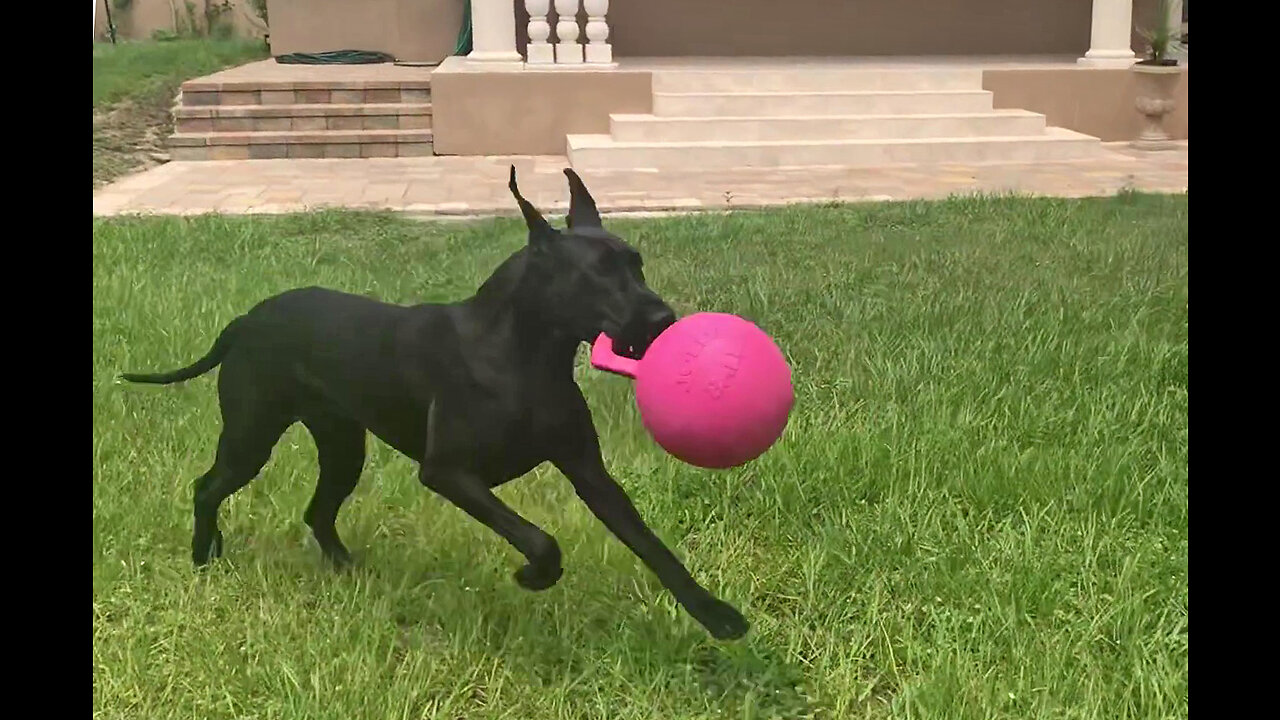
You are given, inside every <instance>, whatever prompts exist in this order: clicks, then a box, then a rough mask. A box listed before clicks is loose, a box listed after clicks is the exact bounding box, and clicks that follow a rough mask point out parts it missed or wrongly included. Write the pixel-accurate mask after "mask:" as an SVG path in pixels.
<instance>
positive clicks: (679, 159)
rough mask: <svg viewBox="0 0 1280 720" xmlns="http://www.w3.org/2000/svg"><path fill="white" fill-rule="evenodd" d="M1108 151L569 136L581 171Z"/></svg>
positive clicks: (1061, 139)
mask: <svg viewBox="0 0 1280 720" xmlns="http://www.w3.org/2000/svg"><path fill="white" fill-rule="evenodd" d="M1100 150H1101V142H1100V141H1099V140H1098V139H1097V138H1094V137H1090V136H1088V135H1082V134H1080V133H1077V132H1072V131H1070V130H1066V129H1063V128H1053V127H1051V128H1047V129H1046V130H1045V132H1044V133H1043V134H1039V135H1026V136H1006V137H1000V136H997V137H967V138H907V139H873V140H867V139H862V140H804V141H797V140H786V141H772V142H770V141H759V140H756V141H738V142H733V141H703V142H618V141H616V140H614V139H613V138H612V137H610V136H608V135H570V136H568V155H569V162H570V163H571V164H572V165H573V167H575V168H577V169H579V170H636V169H646V170H650V169H653V170H685V169H702V170H706V169H732V168H742V167H816V166H840V167H876V166H884V165H898V164H917V163H948V162H957V163H992V162H1003V163H1033V162H1052V161H1060V160H1075V159H1080V158H1086V157H1090V156H1092V155H1093V154H1094V153H1097V152H1099V151H1100Z"/></svg>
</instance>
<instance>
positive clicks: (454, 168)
mask: <svg viewBox="0 0 1280 720" xmlns="http://www.w3.org/2000/svg"><path fill="white" fill-rule="evenodd" d="M1104 148H1105V151H1104V152H1102V153H1100V155H1099V156H1098V157H1097V158H1092V159H1089V160H1078V161H1072V162H1060V163H1039V164H1034V165H1009V164H972V165H960V164H947V165H904V166H895V167H878V168H835V167H831V168H768V169H766V168H758V169H749V170H733V171H714V172H712V171H706V172H662V173H656V172H634V171H627V172H621V171H610V172H584V173H582V176H583V179H584V180H585V181H586V183H587V186H588V187H590V188H591V192H592V194H593V195H594V196H595V198H596V201H597V204H598V205H599V207H600V210H601V211H602V212H635V211H672V210H677V211H678V210H715V209H726V208H748V207H766V206H774V205H785V204H788V203H796V202H827V201H865V200H907V199H914V198H942V197H946V196H948V195H952V194H967V193H977V192H990V193H1000V192H1016V193H1020V194H1030V195H1045V196H1060V197H1085V196H1096V195H1110V194H1114V193H1116V192H1117V191H1120V190H1122V189H1125V188H1129V189H1133V190H1143V191H1151V192H1184V191H1185V190H1186V189H1187V143H1186V142H1182V143H1179V144H1178V146H1177V147H1176V148H1175V149H1173V150H1167V151H1161V152H1139V151H1136V150H1132V149H1131V148H1129V147H1128V145H1127V144H1125V143H1107V144H1104ZM513 163H514V164H515V166H516V169H517V171H518V172H519V178H520V188H521V190H522V192H523V193H524V194H525V196H526V197H528V198H529V199H530V201H532V202H534V203H535V204H537V205H538V206H539V207H540V208H543V209H544V210H548V211H564V210H565V209H567V206H568V190H567V189H566V187H565V180H564V176H563V175H562V174H561V171H562V169H563V168H565V167H568V166H569V163H568V160H567V159H566V158H564V157H562V156H537V157H530V156H521V157H440V156H437V157H422V158H387V159H364V160H337V159H325V160H226V161H206V162H171V163H168V164H165V165H161V166H159V167H156V168H152V169H151V170H147V171H145V172H142V173H139V174H137V175H133V176H130V177H126V178H123V179H121V180H119V181H117V182H115V183H112V184H110V185H107V186H105V187H103V188H100V189H98V190H96V191H94V194H93V214H94V216H95V217H100V216H110V215H121V214H165V215H193V214H202V213H209V212H219V213H232V214H257V213H285V212H299V211H305V210H312V209H318V208H356V209H378V210H392V211H401V212H407V213H413V214H419V215H442V216H449V215H508V214H513V213H515V203H514V202H513V201H512V199H511V195H510V193H509V192H508V190H507V167H508V165H510V164H513Z"/></svg>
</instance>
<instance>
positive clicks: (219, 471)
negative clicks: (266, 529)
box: [191, 365, 294, 565]
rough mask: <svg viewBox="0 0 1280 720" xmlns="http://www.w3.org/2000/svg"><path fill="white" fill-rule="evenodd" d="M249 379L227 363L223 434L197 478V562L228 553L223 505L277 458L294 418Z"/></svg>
mask: <svg viewBox="0 0 1280 720" xmlns="http://www.w3.org/2000/svg"><path fill="white" fill-rule="evenodd" d="M244 380H245V378H244V376H243V375H242V373H240V372H237V371H236V369H235V368H234V367H227V366H225V365H224V367H223V371H222V374H221V375H220V376H219V377H218V402H219V404H220V405H221V406H222V434H221V435H220V436H219V437H218V454H217V457H216V458H215V459H214V461H213V467H211V468H210V469H209V472H207V473H205V474H204V475H202V476H201V477H200V479H199V480H197V481H196V491H195V503H194V505H195V527H194V529H193V530H192V533H191V559H192V561H193V562H195V564H196V565H204V564H206V563H208V562H209V561H210V560H212V559H214V558H217V557H221V556H222V532H221V531H220V530H219V529H218V507H219V506H220V505H222V501H223V500H226V499H227V498H228V497H231V495H232V494H233V493H235V492H236V491H237V490H239V489H240V488H242V487H244V486H245V485H248V484H249V482H250V481H251V480H253V479H254V478H255V477H257V475H258V473H259V472H260V471H261V470H262V467H263V466H264V465H266V464H267V461H268V460H270V459H271V449H272V448H274V447H275V444H276V442H277V441H278V440H279V439H280V436H281V435H283V434H284V431H285V430H287V429H288V427H289V426H290V425H292V424H293V422H294V418H293V417H292V415H291V414H289V413H288V412H287V411H286V410H285V409H284V407H283V404H282V403H281V402H280V398H279V396H278V395H276V394H272V393H270V392H269V391H266V392H264V391H262V388H261V387H254V386H253V385H252V384H250V383H247V382H244Z"/></svg>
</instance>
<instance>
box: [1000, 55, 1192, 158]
mask: <svg viewBox="0 0 1280 720" xmlns="http://www.w3.org/2000/svg"><path fill="white" fill-rule="evenodd" d="M1188 70H1189V68H1183V70H1182V80H1181V81H1180V82H1179V83H1178V87H1177V90H1175V91H1174V98H1175V108H1174V111H1173V112H1172V113H1170V114H1169V115H1168V116H1167V117H1166V118H1165V120H1164V127H1165V130H1166V131H1167V132H1168V133H1169V135H1171V136H1172V137H1173V138H1174V139H1176V140H1186V139H1187V71H1188ZM982 86H983V88H985V89H987V90H990V91H991V92H992V93H993V94H994V96H995V106H996V107H997V108H1021V109H1023V110H1030V111H1032V112H1038V113H1043V114H1044V115H1045V118H1046V121H1047V122H1048V124H1049V125H1052V126H1056V127H1064V128H1067V129H1069V130H1075V131H1076V132H1082V133H1084V134H1086V135H1092V136H1094V137H1097V138H1101V139H1102V140H1105V141H1123V140H1132V139H1134V138H1136V137H1137V136H1138V133H1139V131H1141V129H1142V116H1141V115H1140V114H1138V111H1137V110H1136V109H1135V108H1134V104H1133V103H1134V99H1135V97H1136V91H1137V88H1136V85H1135V83H1134V78H1133V73H1132V72H1131V71H1130V70H1128V69H1125V68H1119V69H1109V68H1052V69H1025V70H1021V69H1020V70H1014V69H1009V70H1005V69H999V70H985V71H984V72H983V73H982Z"/></svg>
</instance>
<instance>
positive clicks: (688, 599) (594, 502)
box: [555, 442, 750, 640]
mask: <svg viewBox="0 0 1280 720" xmlns="http://www.w3.org/2000/svg"><path fill="white" fill-rule="evenodd" d="M577 455H578V456H577V457H572V458H568V459H565V460H559V461H556V462H555V465H556V467H557V468H559V470H560V472H562V473H564V476H565V477H567V478H569V482H571V483H573V488H574V491H576V492H577V494H578V497H580V498H582V500H583V502H585V503H586V504H587V507H588V508H590V509H591V512H592V513H594V514H595V516H596V517H598V518H600V520H601V521H602V522H603V523H604V524H605V527H607V528H609V530H610V532H612V533H613V534H614V535H616V536H617V537H618V539H619V540H621V541H622V542H623V543H624V544H625V545H626V546H627V547H629V548H631V551H632V552H634V553H635V554H636V555H637V556H639V557H640V559H641V560H642V561H644V564H645V565H647V566H648V567H649V569H650V570H652V571H653V573H654V574H655V575H657V576H658V579H659V580H661V581H662V584H663V585H664V586H665V587H666V588H667V589H668V590H670V591H671V594H672V595H674V596H675V598H676V602H678V603H680V605H681V606H683V607H684V609H685V610H687V611H688V612H689V614H690V615H692V616H693V617H694V619H695V620H697V621H698V622H699V623H701V624H702V626H703V627H705V628H706V629H707V631H708V632H710V633H711V634H712V635H713V636H715V637H716V638H717V639H720V640H733V639H736V638H740V637H742V636H743V635H745V634H746V633H747V629H748V628H749V627H750V625H749V624H748V623H747V620H746V618H744V617H742V613H740V612H738V611H737V609H735V608H734V607H733V606H732V605H730V604H728V603H726V602H724V601H723V600H720V599H718V598H716V597H715V596H714V595H712V594H711V593H710V592H708V591H707V590H706V589H705V588H703V587H702V586H701V585H699V584H698V582H697V581H696V580H694V579H693V576H691V575H690V574H689V571H688V570H686V569H685V567H684V565H682V564H681V563H680V560H679V559H677V558H676V556H675V555H674V554H673V553H672V552H671V551H670V550H668V549H667V547H666V545H663V544H662V540H660V539H659V538H658V536H657V535H654V533H653V531H652V530H650V529H649V526H647V525H645V522H644V520H643V519H641V517H640V513H639V512H637V511H636V507H635V505H634V504H632V502H631V498H629V497H627V493H626V491H625V490H623V489H622V487H621V486H620V485H618V482H617V481H616V480H614V479H613V477H612V476H611V475H609V471H608V470H606V469H605V466H604V459H603V458H602V457H601V456H600V448H599V445H598V444H597V443H595V442H592V443H589V445H588V447H587V448H585V451H584V452H581V453H578V454H577Z"/></svg>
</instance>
